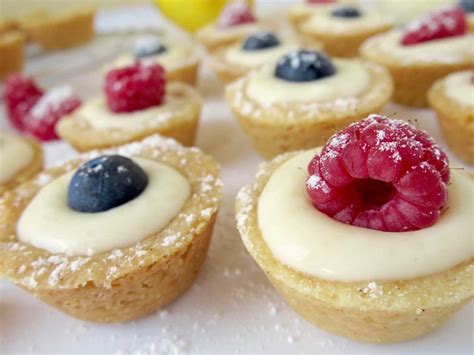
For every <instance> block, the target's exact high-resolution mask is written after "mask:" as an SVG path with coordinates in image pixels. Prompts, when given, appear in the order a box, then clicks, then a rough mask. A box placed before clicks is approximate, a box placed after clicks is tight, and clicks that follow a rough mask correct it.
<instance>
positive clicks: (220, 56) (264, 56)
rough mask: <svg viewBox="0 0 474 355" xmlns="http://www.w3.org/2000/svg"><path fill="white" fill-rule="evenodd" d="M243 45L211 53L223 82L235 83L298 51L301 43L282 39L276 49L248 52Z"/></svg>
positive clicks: (316, 46)
mask: <svg viewBox="0 0 474 355" xmlns="http://www.w3.org/2000/svg"><path fill="white" fill-rule="evenodd" d="M242 45H243V42H242V41H240V42H238V43H234V44H232V45H230V46H224V47H220V48H218V49H216V50H215V51H213V52H212V53H211V62H210V63H211V66H212V68H213V69H214V71H215V72H216V74H217V76H218V77H219V80H220V81H221V82H223V83H225V84H228V83H230V82H232V81H235V80H237V79H238V78H240V77H242V76H244V75H245V74H247V73H249V72H250V71H251V70H253V69H257V68H259V67H261V66H262V65H264V64H265V63H268V62H272V61H275V60H277V59H278V57H279V56H281V55H283V54H285V53H286V52H289V51H291V50H294V49H297V48H298V47H299V46H300V43H298V42H296V41H292V40H288V39H286V40H285V39H282V42H281V43H280V45H278V46H276V47H272V48H267V49H262V50H255V51H248V52H246V51H244V50H242ZM311 48H312V49H315V50H319V49H321V48H322V46H321V45H320V44H319V45H316V44H314V45H313V46H312V47H311ZM244 58H246V60H247V62H245V59H244ZM243 59H244V60H243Z"/></svg>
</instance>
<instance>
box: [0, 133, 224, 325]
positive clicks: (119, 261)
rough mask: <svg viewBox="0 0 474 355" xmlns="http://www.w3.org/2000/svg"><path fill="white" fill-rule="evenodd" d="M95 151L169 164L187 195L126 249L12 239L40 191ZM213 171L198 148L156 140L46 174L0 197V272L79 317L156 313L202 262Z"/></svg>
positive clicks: (215, 199)
mask: <svg viewBox="0 0 474 355" xmlns="http://www.w3.org/2000/svg"><path fill="white" fill-rule="evenodd" d="M100 154H120V155H124V156H129V157H142V158H147V159H152V160H156V161H159V162H162V163H165V164H169V165H171V166H172V167H174V168H175V169H177V170H178V171H180V172H181V174H183V175H184V176H186V178H187V179H188V180H189V182H190V183H191V186H192V195H191V196H190V197H189V199H188V201H187V202H186V203H185V205H184V207H183V209H182V210H181V212H180V213H179V214H178V215H177V216H176V217H175V218H174V219H173V220H171V222H170V223H169V224H168V225H167V226H166V227H165V228H164V229H163V230H161V231H159V232H157V233H154V234H152V235H149V236H148V237H146V238H144V239H143V240H141V241H140V242H138V243H136V244H134V245H132V246H129V247H124V248H118V249H114V250H111V251H109V252H103V253H99V254H94V255H91V256H68V255H65V254H53V253H50V252H48V251H47V250H44V249H40V248H36V247H34V246H31V245H29V244H26V243H22V242H21V241H20V240H18V239H17V235H16V224H17V221H18V219H19V217H20V215H21V213H22V212H23V210H24V209H25V208H26V206H27V205H28V203H29V202H30V201H31V200H32V199H33V198H34V196H35V195H36V194H37V193H38V191H39V190H40V189H41V188H42V186H44V185H45V184H47V183H48V182H49V181H51V179H54V178H55V177H58V176H60V175H62V174H64V173H66V172H68V171H72V170H74V169H76V168H77V167H78V166H79V165H80V164H81V163H83V162H85V161H87V160H89V159H91V158H93V157H96V156H98V155H100ZM218 173H219V168H218V165H217V163H216V162H215V161H214V160H213V159H212V158H211V157H209V156H207V155H205V154H204V153H202V152H201V151H200V150H199V149H197V148H184V147H182V146H181V145H179V144H177V143H176V142H175V141H174V140H172V139H166V138H163V137H160V136H158V135H156V136H152V137H148V138H147V139H145V140H144V141H142V142H138V143H132V144H129V145H125V146H122V147H118V148H117V149H111V150H106V151H96V152H91V153H88V154H84V155H81V156H79V157H78V158H77V159H74V160H72V161H69V162H67V163H65V164H62V165H60V166H57V167H54V168H51V169H48V170H46V171H45V172H43V173H41V174H40V175H38V177H37V178H35V179H33V180H31V181H29V182H27V183H25V184H23V185H22V186H20V187H19V188H17V189H15V190H13V191H12V192H11V193H9V194H7V195H6V197H5V199H3V200H0V226H1V228H0V275H1V276H2V277H6V278H7V279H9V280H10V281H11V282H13V283H14V284H16V285H18V286H20V287H22V288H23V289H25V290H26V291H28V292H29V293H31V294H33V295H34V296H35V297H38V298H39V299H41V300H42V301H44V302H46V303H48V304H50V305H52V306H54V307H55V308H57V309H58V310H60V311H62V312H64V313H67V314H69V315H71V316H73V317H76V318H80V319H83V320H88V321H93V322H122V321H126V320H131V319H134V318H137V317H140V316H143V315H146V314H149V313H151V312H154V311H156V310H158V309H160V308H162V307H163V306H165V305H166V304H168V303H169V302H171V301H173V300H174V299H175V298H176V297H178V296H179V295H180V294H182V293H183V292H184V291H185V290H186V289H187V288H189V286H190V285H191V284H192V282H193V281H194V279H195V278H196V276H197V274H198V272H199V270H200V268H201V266H202V263H203V261H204V260H205V257H206V254H207V249H208V246H209V242H210V239H211V234H212V230H213V226H214V222H215V219H216V215H217V210H218V207H219V201H220V198H221V183H220V180H219V179H218ZM158 208H159V206H158ZM133 222H134V221H130V223H133Z"/></svg>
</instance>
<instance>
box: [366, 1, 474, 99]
mask: <svg viewBox="0 0 474 355" xmlns="http://www.w3.org/2000/svg"><path fill="white" fill-rule="evenodd" d="M361 55H362V57H364V58H365V59H368V60H370V61H373V62H375V63H378V64H380V65H383V66H385V67H386V68H387V69H388V70H389V71H390V73H391V74H392V78H393V81H394V86H395V91H394V95H393V99H394V101H396V102H398V103H400V104H404V105H409V106H416V107H425V106H427V105H428V100H427V93H428V90H429V88H430V87H431V85H432V84H433V83H434V82H435V81H436V80H437V79H440V78H442V77H444V76H446V75H447V74H449V73H452V72H455V71H460V70H465V69H469V68H471V67H472V66H473V65H474V34H469V33H468V31H467V19H466V14H465V12H464V11H463V10H462V9H461V8H460V7H457V6H451V7H443V8H441V9H437V10H434V11H432V12H430V13H428V14H427V15H425V16H423V17H421V18H419V19H417V20H414V21H413V22H411V23H409V24H408V25H407V27H406V28H405V29H403V30H394V31H391V32H388V33H384V34H380V35H377V36H374V37H373V38H371V39H369V40H368V41H367V42H365V43H364V44H363V46H362V47H361Z"/></svg>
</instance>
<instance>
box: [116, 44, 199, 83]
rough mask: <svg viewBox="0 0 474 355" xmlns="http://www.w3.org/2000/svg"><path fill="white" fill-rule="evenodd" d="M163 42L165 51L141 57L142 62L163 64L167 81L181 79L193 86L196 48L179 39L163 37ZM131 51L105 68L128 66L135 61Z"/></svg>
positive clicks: (196, 76) (196, 68) (195, 78)
mask: <svg viewBox="0 0 474 355" xmlns="http://www.w3.org/2000/svg"><path fill="white" fill-rule="evenodd" d="M163 44H164V45H165V46H166V47H167V51H166V52H164V53H162V54H158V55H153V56H150V57H146V58H143V59H141V61H142V62H144V63H147V62H155V61H156V63H158V64H160V65H161V66H163V68H165V71H166V80H167V81H168V82H172V81H181V82H183V83H187V84H189V85H193V86H195V85H196V83H197V79H198V74H199V56H198V54H197V48H195V47H194V46H193V45H192V44H189V43H184V42H183V43H180V42H179V40H170V39H164V40H163ZM135 60H136V59H135V57H134V55H133V53H130V54H124V55H122V56H120V57H119V58H117V59H116V60H115V61H114V62H113V63H112V65H109V66H107V69H112V68H118V67H122V66H128V65H131V64H133V63H134V62H135Z"/></svg>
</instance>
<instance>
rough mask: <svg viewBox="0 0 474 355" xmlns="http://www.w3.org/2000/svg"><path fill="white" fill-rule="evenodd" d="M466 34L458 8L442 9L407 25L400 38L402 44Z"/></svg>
mask: <svg viewBox="0 0 474 355" xmlns="http://www.w3.org/2000/svg"><path fill="white" fill-rule="evenodd" d="M466 32H467V19H466V13H465V12H464V10H463V9H462V8H460V7H458V6H450V7H444V8H441V9H438V10H435V11H432V12H430V13H428V14H427V15H425V16H423V17H421V18H420V19H417V20H415V21H413V22H411V23H410V24H408V26H407V28H406V30H405V33H404V35H403V37H402V44H403V45H405V46H409V45H412V44H417V43H422V42H426V41H432V40H434V39H441V38H446V37H453V36H461V35H463V34H465V33H466Z"/></svg>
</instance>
